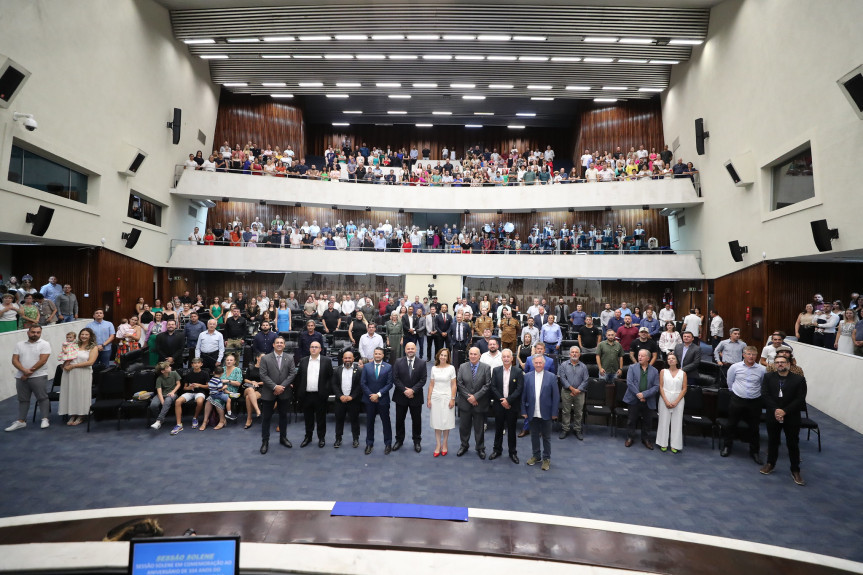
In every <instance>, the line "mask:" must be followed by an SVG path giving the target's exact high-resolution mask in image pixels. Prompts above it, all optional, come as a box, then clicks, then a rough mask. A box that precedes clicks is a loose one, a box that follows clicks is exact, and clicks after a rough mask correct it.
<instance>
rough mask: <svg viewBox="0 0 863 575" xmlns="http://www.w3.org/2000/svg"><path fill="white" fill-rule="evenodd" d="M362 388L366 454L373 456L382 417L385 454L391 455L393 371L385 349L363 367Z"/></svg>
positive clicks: (378, 349)
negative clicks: (377, 424)
mask: <svg viewBox="0 0 863 575" xmlns="http://www.w3.org/2000/svg"><path fill="white" fill-rule="evenodd" d="M370 325H373V324H370ZM378 337H380V336H378ZM360 386H361V387H362V390H363V404H365V406H366V450H365V454H366V455H369V454H371V452H372V449H374V445H375V419H376V417H377V416H380V418H381V426H382V427H383V432H384V446H385V447H384V454H386V455H389V454H390V452H391V451H392V450H393V447H392V442H393V427H392V424H391V423H390V389H392V387H393V370H392V366H391V365H390V364H388V363H385V362H384V348H383V347H377V348H375V350H374V352H373V355H372V361H370V362H369V363H367V364H365V365H364V366H363V373H362V375H361V376H360Z"/></svg>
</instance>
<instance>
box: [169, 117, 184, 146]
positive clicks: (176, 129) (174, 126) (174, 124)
mask: <svg viewBox="0 0 863 575" xmlns="http://www.w3.org/2000/svg"><path fill="white" fill-rule="evenodd" d="M182 120H183V110H181V109H180V108H174V119H173V121H171V122H168V128H170V129H171V141H172V142H173V143H174V145H175V146H176V145H177V144H179V143H180V126H181V124H182Z"/></svg>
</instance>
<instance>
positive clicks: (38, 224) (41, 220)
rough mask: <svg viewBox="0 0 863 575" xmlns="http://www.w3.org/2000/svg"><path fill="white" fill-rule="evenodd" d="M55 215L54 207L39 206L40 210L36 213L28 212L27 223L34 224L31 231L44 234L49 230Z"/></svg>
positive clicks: (39, 234) (37, 234) (40, 234)
mask: <svg viewBox="0 0 863 575" xmlns="http://www.w3.org/2000/svg"><path fill="white" fill-rule="evenodd" d="M53 217H54V208H47V207H45V206H39V210H38V211H37V212H36V213H35V214H27V223H28V224H33V227H32V228H31V229H30V233H31V234H33V235H34V236H44V235H45V232H47V231H48V226H50V225H51V218H53Z"/></svg>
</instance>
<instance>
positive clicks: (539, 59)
mask: <svg viewBox="0 0 863 575" xmlns="http://www.w3.org/2000/svg"><path fill="white" fill-rule="evenodd" d="M518 59H519V61H520V62H548V56H519V57H518Z"/></svg>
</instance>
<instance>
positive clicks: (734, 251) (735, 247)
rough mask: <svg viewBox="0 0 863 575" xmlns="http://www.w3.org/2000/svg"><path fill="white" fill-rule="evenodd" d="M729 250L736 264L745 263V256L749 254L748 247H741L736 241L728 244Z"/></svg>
mask: <svg viewBox="0 0 863 575" xmlns="http://www.w3.org/2000/svg"><path fill="white" fill-rule="evenodd" d="M728 249H730V250H731V257H732V258H734V261H736V262H742V261H743V254H745V253H749V247H748V246H741V245H740V242H738V241H737V240H734V241H733V242H728Z"/></svg>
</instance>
